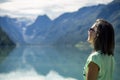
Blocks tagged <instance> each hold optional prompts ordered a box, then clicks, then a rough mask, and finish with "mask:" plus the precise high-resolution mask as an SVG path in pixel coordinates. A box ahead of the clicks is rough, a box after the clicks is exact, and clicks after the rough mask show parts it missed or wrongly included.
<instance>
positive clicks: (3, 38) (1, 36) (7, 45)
mask: <svg viewBox="0 0 120 80" xmlns="http://www.w3.org/2000/svg"><path fill="white" fill-rule="evenodd" d="M14 47H15V43H13V41H12V40H11V39H10V38H9V37H8V35H7V34H6V33H5V32H4V31H3V30H2V28H1V27H0V63H1V62H2V61H3V60H4V59H5V58H6V57H7V56H8V55H9V53H10V52H11V51H12V50H13V48H14Z"/></svg>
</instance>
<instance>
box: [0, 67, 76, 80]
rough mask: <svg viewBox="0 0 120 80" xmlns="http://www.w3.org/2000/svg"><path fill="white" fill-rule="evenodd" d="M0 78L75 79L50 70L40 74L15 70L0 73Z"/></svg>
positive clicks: (34, 79) (1, 79)
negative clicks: (45, 73)
mask: <svg viewBox="0 0 120 80" xmlns="http://www.w3.org/2000/svg"><path fill="white" fill-rule="evenodd" d="M0 80H77V79H75V78H71V77H67V78H65V77H63V76H61V75H60V74H59V73H57V72H55V71H52V70H51V71H50V72H49V73H48V74H47V75H40V74H38V73H37V72H35V70H33V69H31V70H27V71H26V70H17V71H13V72H10V73H2V74H0Z"/></svg>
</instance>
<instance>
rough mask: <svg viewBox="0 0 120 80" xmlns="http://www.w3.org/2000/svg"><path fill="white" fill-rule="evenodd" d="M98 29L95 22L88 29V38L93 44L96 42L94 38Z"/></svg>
mask: <svg viewBox="0 0 120 80" xmlns="http://www.w3.org/2000/svg"><path fill="white" fill-rule="evenodd" d="M96 31H97V28H96V26H95V24H93V26H92V27H91V28H90V29H89V30H88V39H87V41H88V42H89V43H91V44H93V42H94V39H95V37H96Z"/></svg>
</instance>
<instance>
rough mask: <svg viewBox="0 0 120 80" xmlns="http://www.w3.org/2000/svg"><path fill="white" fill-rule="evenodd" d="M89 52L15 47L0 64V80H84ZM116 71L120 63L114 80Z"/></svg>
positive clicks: (72, 48) (58, 48) (70, 48)
mask: <svg viewBox="0 0 120 80" xmlns="http://www.w3.org/2000/svg"><path fill="white" fill-rule="evenodd" d="M89 52H90V50H79V49H77V48H74V47H53V46H47V47H41V46H20V47H16V48H15V49H14V50H13V51H12V52H10V54H9V55H8V56H7V57H6V58H5V60H4V61H2V63H0V80H83V74H82V70H83V67H84V63H85V61H86V58H87V56H88V55H89ZM116 52H119V50H118V51H117V50H116ZM116 57H117V56H116ZM116 60H117V61H118V60H119V58H118V57H117V59H116ZM119 61H120V60H119ZM118 67H120V63H119V62H117V69H116V70H115V80H119V79H118V78H119V77H118V74H119V73H120V72H119V71H120V69H119V68H118Z"/></svg>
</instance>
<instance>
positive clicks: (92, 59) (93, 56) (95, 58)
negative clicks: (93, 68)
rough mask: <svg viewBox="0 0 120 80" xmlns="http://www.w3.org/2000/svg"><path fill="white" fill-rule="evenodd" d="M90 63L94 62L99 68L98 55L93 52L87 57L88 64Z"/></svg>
mask: <svg viewBox="0 0 120 80" xmlns="http://www.w3.org/2000/svg"><path fill="white" fill-rule="evenodd" d="M90 62H94V63H95V64H97V65H98V66H99V68H100V67H101V62H100V53H98V52H94V53H92V54H91V55H90V56H89V57H88V64H89V63H90Z"/></svg>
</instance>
